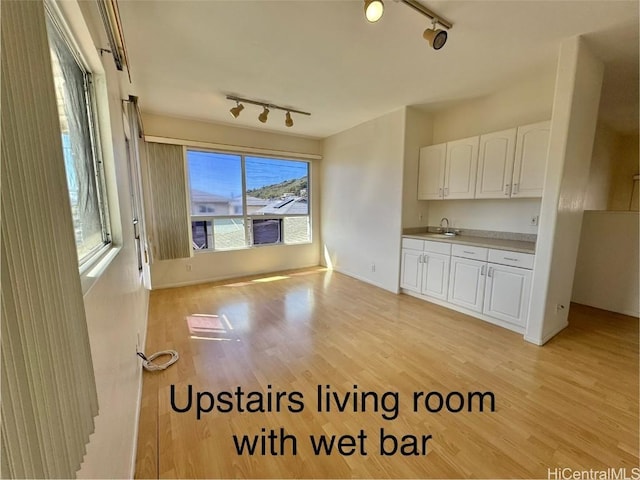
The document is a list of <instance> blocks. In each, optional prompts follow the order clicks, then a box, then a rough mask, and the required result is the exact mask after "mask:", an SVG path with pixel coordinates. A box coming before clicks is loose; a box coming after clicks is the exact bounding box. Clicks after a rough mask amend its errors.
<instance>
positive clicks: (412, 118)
mask: <svg viewBox="0 0 640 480" xmlns="http://www.w3.org/2000/svg"><path fill="white" fill-rule="evenodd" d="M432 138H433V122H432V119H431V115H430V114H429V113H427V112H424V111H422V110H418V109H416V108H413V107H407V108H406V109H405V132H404V173H403V188H402V228H411V227H426V226H427V225H428V223H427V222H428V218H429V202H425V201H424V200H418V170H419V164H420V147H424V146H425V145H431V143H432Z"/></svg>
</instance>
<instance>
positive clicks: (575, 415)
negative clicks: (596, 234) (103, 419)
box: [136, 269, 639, 478]
mask: <svg viewBox="0 0 640 480" xmlns="http://www.w3.org/2000/svg"><path fill="white" fill-rule="evenodd" d="M263 280H268V281H251V280H250V279H245V280H243V281H234V282H231V283H227V284H224V283H217V284H206V285H198V286H192V287H185V288H176V289H170V290H159V291H153V292H152V293H151V297H150V306H149V325H148V334H147V345H146V351H147V353H152V352H155V351H158V350H164V349H168V348H173V349H176V350H178V351H179V353H180V355H181V358H180V360H179V361H178V363H176V364H175V365H173V366H172V367H170V368H169V369H168V370H166V371H164V372H156V373H149V372H145V374H144V386H143V398H142V407H141V417H140V428H139V440H138V452H137V463H136V478H159V477H160V478H239V477H244V478H247V477H253V478H345V477H347V478H348V477H358V478H428V477H432V478H434V477H435V478H469V477H473V478H547V474H548V470H547V469H548V468H550V469H555V468H565V467H566V468H572V469H575V470H589V469H594V470H602V469H606V468H608V467H616V468H620V467H626V468H627V473H628V474H629V475H631V469H632V468H633V467H637V466H638V463H639V462H638V319H636V318H632V317H626V316H624V315H618V314H613V313H609V312H604V311H602V310H597V309H593V308H589V307H584V306H580V305H572V306H571V311H570V326H569V327H568V328H567V329H565V330H564V331H563V332H561V333H560V334H559V335H558V336H557V337H555V338H554V339H553V340H551V341H550V342H549V343H548V344H547V345H546V346H544V347H537V346H535V345H531V344H529V343H527V342H525V341H524V340H523V338H522V336H521V335H518V334H515V333H513V332H510V331H508V330H505V329H502V328H500V327H496V326H492V325H490V324H487V323H485V322H483V321H481V320H478V319H474V318H472V317H468V316H465V315H462V314H460V313H456V312H453V311H450V310H448V309H445V308H442V307H439V306H435V305H432V304H429V303H426V302H423V301H421V300H418V299H415V298H412V297H409V296H406V295H394V294H392V293H389V292H386V291H384V290H381V289H379V288H376V287H373V286H370V285H367V284H365V283H362V282H360V281H358V280H355V279H352V278H350V277H347V276H344V275H341V274H338V273H335V272H330V271H325V270H323V269H311V270H307V271H297V272H290V273H286V274H279V276H272V278H267V279H263ZM193 314H224V315H225V316H226V317H227V318H228V320H229V323H230V324H231V326H232V328H233V330H231V329H230V328H228V326H226V325H225V324H224V323H222V324H221V325H217V327H220V326H222V327H223V328H222V329H220V328H218V329H214V331H209V332H206V331H196V332H192V333H190V331H189V328H188V325H187V322H186V317H187V316H190V315H193ZM213 326H216V325H213ZM205 330H206V329H205ZM211 338H216V339H211ZM171 385H175V388H176V392H177V394H176V406H177V407H178V408H181V407H184V406H186V400H187V396H186V391H187V386H188V385H192V388H193V392H194V396H195V392H202V391H207V392H211V393H212V394H213V395H217V394H218V393H219V392H222V391H232V392H233V391H235V390H236V388H237V387H238V386H240V387H241V388H242V389H243V390H244V391H245V392H249V391H259V392H263V393H264V392H267V391H268V390H269V389H271V391H273V392H276V391H285V392H292V391H299V392H301V393H302V394H303V395H304V399H303V401H304V406H305V408H304V410H303V411H302V412H299V413H292V412H289V411H288V410H287V409H286V405H288V404H287V403H284V404H283V407H284V411H281V412H280V413H276V412H272V413H248V412H244V413H238V412H237V411H236V410H235V408H234V411H233V412H228V413H221V412H218V411H215V406H214V410H212V411H211V412H209V413H203V414H202V418H201V419H200V420H197V419H196V412H195V399H194V408H192V410H191V411H189V412H186V413H178V412H176V411H174V410H173V409H172V407H171V397H170V391H171ZM269 385H271V387H268V386H269ZM317 385H323V386H324V385H330V386H331V389H332V391H336V392H338V393H340V395H343V394H344V393H346V392H350V391H351V392H353V391H358V392H362V391H375V392H377V393H378V394H379V395H382V394H383V393H384V392H386V391H392V392H398V397H399V413H398V417H397V418H396V419H395V420H385V419H384V418H383V416H382V413H383V412H382V411H378V412H377V413H376V412H374V411H371V410H372V408H373V407H372V404H371V403H369V404H368V405H367V406H368V410H367V411H366V412H357V413H354V412H353V407H352V406H351V408H350V410H351V411H350V412H349V411H348V412H344V413H340V412H336V411H332V412H330V413H326V412H323V413H318V412H317V411H316V388H317ZM354 385H357V386H358V388H357V389H354ZM423 391H424V392H431V391H437V392H440V393H441V394H443V395H444V396H446V395H447V394H448V393H449V392H454V391H457V392H461V393H463V394H464V395H466V394H467V392H474V391H479V392H492V393H493V394H494V396H495V411H494V412H490V411H488V409H485V411H484V412H479V411H477V410H478V407H477V405H478V402H477V401H476V403H472V405H473V406H474V408H472V411H471V412H469V411H466V409H465V411H463V412H459V413H451V412H447V411H441V412H439V413H430V412H427V411H425V409H424V406H423V407H422V408H420V409H419V411H418V412H414V411H413V408H412V407H413V405H412V398H413V393H414V392H423ZM487 398H488V397H487ZM205 400H206V397H204V396H203V397H202V398H201V401H202V405H203V407H206V406H207V405H208V404H207V403H206V402H205ZM216 400H217V398H216ZM368 400H369V401H371V400H372V397H369V399H368ZM387 400H388V401H389V402H390V401H391V400H392V397H390V396H389V398H387ZM436 400H437V397H436V396H435V395H432V397H431V406H432V408H434V409H435V408H436V407H435V405H436ZM451 400H452V402H451V407H452V408H453V409H455V408H456V407H457V403H456V402H455V401H454V400H459V398H458V397H456V398H454V397H453V396H452V397H451ZM466 400H467V399H465V402H466ZM476 400H478V398H477V397H476ZM466 404H467V405H468V402H466ZM215 405H223V404H220V403H216V404H215ZM351 405H352V404H351ZM386 405H387V409H388V411H389V412H392V409H393V405H392V403H387V404H386ZM223 406H224V405H223ZM485 407H488V403H486V404H485ZM379 408H381V406H380V405H379ZM334 410H335V407H334ZM281 427H282V428H284V429H285V431H286V433H287V434H291V435H295V436H296V438H297V455H295V456H294V455H292V454H291V441H288V442H289V443H286V442H285V446H287V451H286V452H285V455H278V456H273V455H265V456H263V455H253V456H249V455H246V454H245V455H238V454H237V452H236V449H235V446H234V442H233V435H234V434H235V435H243V434H251V435H255V434H260V433H261V429H262V428H265V429H266V431H267V432H269V431H270V430H271V429H275V430H277V431H278V432H279V429H280V428H281ZM381 428H384V430H385V434H386V435H388V434H393V435H395V436H397V437H398V438H401V437H402V436H403V435H414V436H416V437H418V438H420V442H419V443H421V437H422V435H425V436H426V435H431V436H432V438H431V439H429V440H428V441H427V442H426V446H427V454H426V456H423V455H417V456H416V455H412V456H403V455H402V454H400V453H397V454H396V455H389V456H382V455H380V451H379V448H380V445H379V441H380V440H379V436H380V429H381ZM361 429H362V430H364V433H365V434H366V435H367V438H366V440H365V449H366V453H367V455H362V454H361V452H360V446H359V445H358V448H357V451H356V453H354V454H353V455H350V456H342V455H339V454H338V453H337V452H334V453H333V454H331V455H330V456H327V455H324V454H322V455H318V456H316V455H314V453H313V451H312V448H311V444H310V438H309V437H310V435H314V436H316V437H318V436H319V435H322V434H325V435H344V434H350V435H353V436H357V435H358V433H359V432H360V430H361ZM344 442H347V441H346V440H344ZM277 446H278V448H279V446H280V444H279V443H278V444H277ZM343 446H344V447H345V452H346V451H348V449H347V448H346V446H347V443H344V445H343ZM386 447H387V449H390V447H391V440H388V442H387V444H386Z"/></svg>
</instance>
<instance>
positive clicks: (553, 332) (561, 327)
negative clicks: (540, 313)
mask: <svg viewBox="0 0 640 480" xmlns="http://www.w3.org/2000/svg"><path fill="white" fill-rule="evenodd" d="M568 326H569V322H567V321H565V322H564V323H562V324H561V325H559V326H558V327H556V328H554V329H553V330H551V331H550V332H548V333H546V334H545V335H543V337H542V338H534V337H531V336H528V335H525V336H524V339H525V340H526V341H527V342H529V343H533V344H534V345H538V346H540V347H541V346H542V345H544V344H545V343H547V342H548V341H549V340H551V339H552V338H553V337H555V336H556V335H557V334H559V333H560V332H561V331H562V330H564V329H565V328H567V327H568Z"/></svg>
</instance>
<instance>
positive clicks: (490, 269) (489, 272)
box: [487, 267, 493, 277]
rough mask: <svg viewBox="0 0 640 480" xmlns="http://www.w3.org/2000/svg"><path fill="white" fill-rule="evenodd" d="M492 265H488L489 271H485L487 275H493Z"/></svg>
mask: <svg viewBox="0 0 640 480" xmlns="http://www.w3.org/2000/svg"><path fill="white" fill-rule="evenodd" d="M492 274H493V267H489V271H488V272H487V277H491V276H493V275H492Z"/></svg>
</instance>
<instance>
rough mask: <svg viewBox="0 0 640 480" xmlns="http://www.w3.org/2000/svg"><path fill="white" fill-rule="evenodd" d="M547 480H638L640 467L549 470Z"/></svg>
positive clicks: (559, 468)
mask: <svg viewBox="0 0 640 480" xmlns="http://www.w3.org/2000/svg"><path fill="white" fill-rule="evenodd" d="M547 479H548V480H640V467H634V468H630V469H627V468H607V469H604V470H594V469H590V470H574V469H573V468H561V467H556V468H549V469H547Z"/></svg>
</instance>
